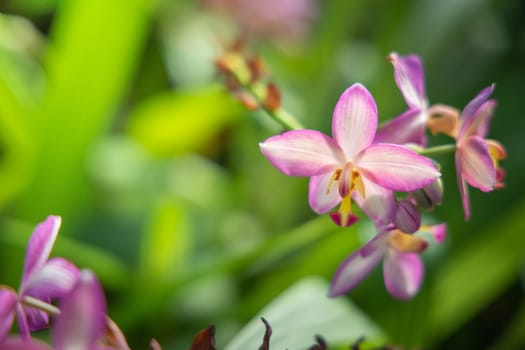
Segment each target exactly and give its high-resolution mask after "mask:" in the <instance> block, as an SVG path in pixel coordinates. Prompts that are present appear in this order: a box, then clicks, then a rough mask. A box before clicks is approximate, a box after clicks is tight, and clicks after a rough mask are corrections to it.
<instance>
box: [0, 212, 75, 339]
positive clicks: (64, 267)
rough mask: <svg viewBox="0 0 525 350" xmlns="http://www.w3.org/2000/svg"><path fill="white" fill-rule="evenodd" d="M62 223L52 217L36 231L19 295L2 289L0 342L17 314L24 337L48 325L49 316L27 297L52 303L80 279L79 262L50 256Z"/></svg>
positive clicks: (28, 249)
mask: <svg viewBox="0 0 525 350" xmlns="http://www.w3.org/2000/svg"><path fill="white" fill-rule="evenodd" d="M60 223H61V218H60V217H59V216H49V217H48V218H47V219H46V220H45V221H43V222H42V223H40V224H39V225H38V226H37V227H36V228H35V230H34V231H33V234H32V236H31V238H30V239H29V243H28V245H27V251H26V257H25V265H24V271H23V275H22V282H21V284H20V289H19V291H18V295H17V294H16V293H15V292H14V291H13V290H11V289H10V288H5V287H4V288H0V316H2V317H1V321H0V343H1V342H2V341H3V340H4V339H5V338H6V337H7V333H8V332H9V329H10V328H11V322H12V320H13V318H14V314H15V313H16V314H17V320H18V327H19V329H20V335H21V336H22V338H23V339H26V340H27V339H29V337H30V332H31V331H37V330H40V329H42V328H45V327H47V325H48V323H49V315H48V314H47V313H46V312H44V311H41V310H38V309H35V308H33V307H31V306H28V305H25V304H24V299H25V298H34V299H37V300H41V301H43V302H46V303H49V301H50V299H51V298H61V297H63V296H64V295H66V294H67V293H69V291H70V290H71V288H72V287H73V285H74V283H75V282H76V279H77V278H78V269H77V267H76V266H75V265H73V264H72V263H70V262H69V261H67V260H65V259H63V258H51V259H49V254H50V253H51V249H52V248H53V245H54V243H55V240H56V237H57V235H58V230H59V228H60Z"/></svg>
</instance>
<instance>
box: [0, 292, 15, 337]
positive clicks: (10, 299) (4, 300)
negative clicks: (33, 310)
mask: <svg viewBox="0 0 525 350" xmlns="http://www.w3.org/2000/svg"><path fill="white" fill-rule="evenodd" d="M16 301H17V295H16V292H15V291H14V290H12V289H11V288H3V287H2V288H0V344H2V342H3V341H4V340H5V339H6V338H7V335H8V334H9V330H10V329H11V326H12V325H13V320H14V317H15V308H16Z"/></svg>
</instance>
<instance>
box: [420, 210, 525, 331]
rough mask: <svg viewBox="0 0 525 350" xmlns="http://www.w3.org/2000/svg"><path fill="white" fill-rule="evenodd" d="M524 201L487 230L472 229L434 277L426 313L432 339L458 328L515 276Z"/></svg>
mask: <svg viewBox="0 0 525 350" xmlns="http://www.w3.org/2000/svg"><path fill="white" fill-rule="evenodd" d="M524 212H525V203H522V204H521V205H520V206H518V207H516V208H515V209H514V210H513V211H512V212H510V213H508V214H507V215H506V216H505V217H502V218H500V219H499V220H498V221H497V224H491V226H489V227H487V232H486V233H483V232H472V233H471V234H476V235H478V236H479V238H478V239H476V240H472V241H469V244H468V245H465V246H464V247H463V248H462V249H458V250H457V253H456V254H455V255H453V256H451V257H449V258H448V259H447V261H446V264H445V265H444V266H442V267H441V268H440V269H439V271H438V272H437V274H436V276H435V282H434V283H435V286H434V289H433V291H432V292H433V297H434V300H433V302H432V303H431V305H432V308H431V310H430V313H429V330H431V331H432V332H433V335H432V338H433V340H436V341H437V340H440V339H443V338H445V337H446V336H448V335H449V334H451V333H452V332H454V331H455V330H456V329H458V328H459V327H461V326H462V325H463V324H464V323H465V322H466V321H467V320H469V319H470V318H471V317H473V316H475V315H476V313H477V312H479V311H480V310H481V309H482V308H483V307H485V306H486V305H487V304H488V303H490V302H491V301H492V300H493V299H494V298H495V297H496V296H497V295H499V294H500V293H501V292H503V291H504V290H505V288H507V287H508V286H509V285H510V284H511V283H512V281H513V280H514V279H515V278H516V276H517V275H518V272H519V269H520V267H521V266H522V264H523V256H524V254H525V236H524V235H523V232H525V216H524V215H523V213H524Z"/></svg>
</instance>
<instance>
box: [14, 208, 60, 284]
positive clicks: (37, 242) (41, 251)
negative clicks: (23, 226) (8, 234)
mask: <svg viewBox="0 0 525 350" xmlns="http://www.w3.org/2000/svg"><path fill="white" fill-rule="evenodd" d="M61 221H62V219H61V218H60V216H53V215H50V216H48V217H47V219H46V220H45V221H43V222H41V223H40V224H38V226H37V227H36V228H35V230H34V231H33V234H32V235H31V238H30V239H29V243H28V245H27V251H26V260H25V265H24V273H23V277H22V288H21V289H23V286H24V283H25V281H26V280H27V279H28V278H29V277H30V275H31V274H32V273H33V272H34V271H35V270H37V269H39V268H40V267H41V266H42V265H44V264H45V262H46V261H47V259H48V257H49V254H50V253H51V249H53V245H54V244H55V240H56V237H57V235H58V230H59V229H60V224H61Z"/></svg>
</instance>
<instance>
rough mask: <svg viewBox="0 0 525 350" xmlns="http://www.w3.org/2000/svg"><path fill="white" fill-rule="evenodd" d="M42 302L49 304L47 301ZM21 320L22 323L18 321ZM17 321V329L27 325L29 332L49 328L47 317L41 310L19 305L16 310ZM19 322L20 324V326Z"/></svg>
mask: <svg viewBox="0 0 525 350" xmlns="http://www.w3.org/2000/svg"><path fill="white" fill-rule="evenodd" d="M44 301H45V302H49V300H44ZM21 312H23V313H24V316H23V319H22V315H21V314H20V313H21ZM21 319H22V321H20V320H21ZM18 321H19V322H18V325H19V327H22V328H23V327H25V326H26V324H27V327H28V328H29V331H31V332H37V331H40V330H42V329H44V328H47V327H48V326H49V315H48V314H47V313H46V312H44V311H42V310H38V309H35V308H32V307H30V306H26V305H20V307H19V309H18ZM20 322H22V325H21V324H20ZM22 328H21V329H22ZM21 333H22V331H21Z"/></svg>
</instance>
